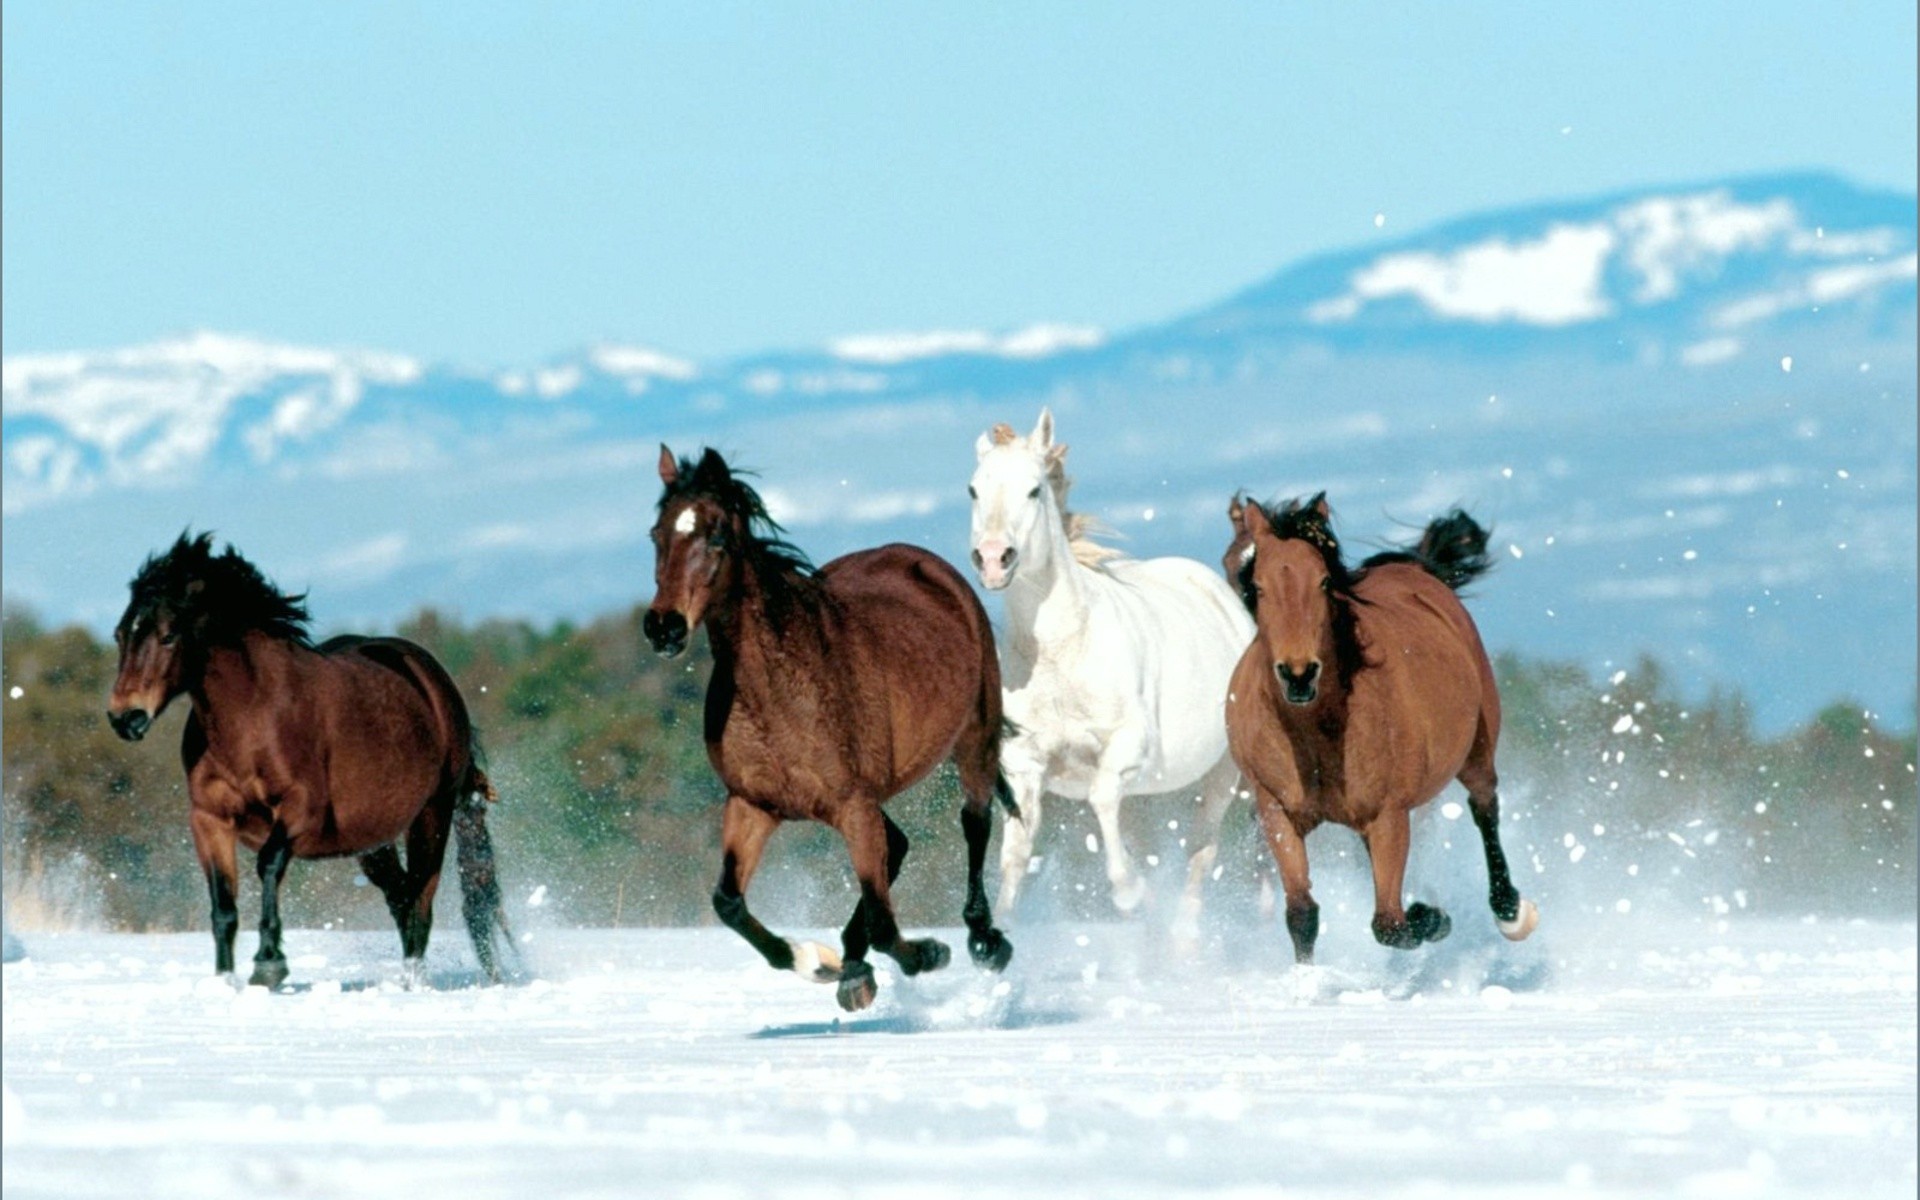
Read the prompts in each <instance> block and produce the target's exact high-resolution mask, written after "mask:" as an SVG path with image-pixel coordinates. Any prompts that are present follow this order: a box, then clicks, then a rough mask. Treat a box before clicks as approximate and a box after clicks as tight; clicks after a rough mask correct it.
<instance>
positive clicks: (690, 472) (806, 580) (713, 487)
mask: <svg viewBox="0 0 1920 1200" xmlns="http://www.w3.org/2000/svg"><path fill="white" fill-rule="evenodd" d="M749 473H750V472H744V471H742V472H736V471H734V470H733V469H732V468H731V467H729V466H728V465H727V462H726V460H725V459H723V458H721V457H720V452H719V451H717V450H714V449H713V448H711V447H705V448H703V449H702V450H701V453H700V459H699V461H698V462H695V461H694V460H693V459H691V458H688V457H686V456H684V455H683V456H681V457H680V459H679V462H678V470H677V471H676V473H675V478H674V481H673V482H672V483H670V484H667V485H666V490H665V491H664V492H662V493H661V495H660V503H659V504H658V505H657V506H656V511H658V510H664V509H665V508H666V506H667V504H668V503H669V502H671V501H673V500H677V499H680V498H682V497H687V498H690V499H699V500H707V501H711V502H712V503H713V504H716V505H718V506H719V508H720V510H721V511H722V512H724V513H726V514H727V515H728V516H730V517H734V518H736V519H737V520H738V522H739V526H740V529H741V530H742V531H743V534H744V536H742V537H740V538H737V539H730V541H731V542H732V544H730V545H729V546H728V549H730V550H732V551H733V552H734V553H735V554H737V555H739V557H740V561H741V562H742V563H744V564H745V565H746V567H747V569H748V570H750V571H752V572H753V574H754V578H755V580H756V581H757V582H758V584H759V586H760V592H761V594H762V595H763V596H764V597H765V598H766V605H767V611H768V615H769V616H770V617H772V618H773V619H774V620H775V621H776V622H778V621H783V620H784V619H785V617H786V616H787V614H788V613H790V612H791V611H793V609H794V608H795V607H796V606H802V607H806V608H809V609H817V608H818V606H819V604H820V603H821V602H822V601H823V600H824V599H825V596H826V592H825V590H824V589H823V588H821V586H820V585H819V583H818V582H817V580H816V576H817V575H818V574H819V570H818V568H816V567H815V566H814V565H813V560H812V559H810V558H808V557H807V555H806V552H805V551H804V550H802V549H800V547H798V546H796V545H794V544H793V543H792V542H789V541H787V540H786V538H784V537H782V536H781V535H782V534H784V533H785V532H786V531H785V530H784V529H782V528H781V527H780V522H778V521H776V520H774V519H773V517H772V516H771V515H769V514H768V512H767V506H766V503H765V501H763V500H761V499H760V493H759V492H756V491H754V490H753V487H752V485H751V484H749V483H747V482H746V481H745V480H744V479H742V478H740V476H741V475H743V474H749Z"/></svg>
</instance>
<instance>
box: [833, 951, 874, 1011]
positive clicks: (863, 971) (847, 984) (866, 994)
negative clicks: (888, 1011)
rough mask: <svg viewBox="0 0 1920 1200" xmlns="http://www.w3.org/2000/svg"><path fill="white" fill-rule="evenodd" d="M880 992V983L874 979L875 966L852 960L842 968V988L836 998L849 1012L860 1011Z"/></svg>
mask: <svg viewBox="0 0 1920 1200" xmlns="http://www.w3.org/2000/svg"><path fill="white" fill-rule="evenodd" d="M879 994H880V985H879V984H878V983H876V982H875V981H874V978H873V968H872V967H870V966H868V965H867V964H866V963H864V962H858V961H855V962H850V963H847V964H845V965H844V966H842V967H841V968H840V989H839V991H838V992H837V993H836V994H835V996H834V999H836V1000H838V1001H839V1002H840V1007H841V1008H843V1009H845V1010H846V1011H847V1012H850V1013H851V1012H859V1011H860V1010H861V1009H863V1008H865V1007H867V1006H868V1005H869V1004H872V1003H873V1000H874V997H876V996H878V995H879Z"/></svg>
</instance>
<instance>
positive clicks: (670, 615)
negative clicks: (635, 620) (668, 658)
mask: <svg viewBox="0 0 1920 1200" xmlns="http://www.w3.org/2000/svg"><path fill="white" fill-rule="evenodd" d="M640 632H642V633H644V634H645V635H646V638H647V641H648V643H649V644H651V645H652V646H653V648H654V651H655V652H656V653H660V654H668V655H672V654H677V653H679V652H680V650H681V649H682V648H683V647H684V646H685V645H686V643H687V619H686V617H684V616H682V615H681V614H679V613H677V612H654V611H652V610H651V609H649V610H648V612H647V615H646V616H644V617H642V618H641V619H640Z"/></svg>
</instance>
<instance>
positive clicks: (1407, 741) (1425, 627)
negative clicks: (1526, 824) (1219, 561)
mask: <svg viewBox="0 0 1920 1200" xmlns="http://www.w3.org/2000/svg"><path fill="white" fill-rule="evenodd" d="M1229 515H1230V516H1233V517H1234V518H1235V519H1236V535H1237V536H1236V547H1237V548H1230V549H1229V550H1228V553H1227V561H1228V565H1230V566H1235V565H1237V575H1238V578H1239V581H1240V586H1241V593H1242V597H1243V599H1244V600H1245V601H1246V603H1247V606H1248V608H1249V609H1251V610H1252V612H1253V615H1254V622H1255V624H1256V625H1257V626H1258V633H1257V634H1256V635H1255V637H1254V640H1253V644H1252V645H1251V646H1249V647H1248V648H1247V652H1246V654H1245V655H1244V656H1243V657H1242V658H1241V660H1240V665H1239V667H1238V668H1237V669H1236V670H1235V671H1234V676H1233V685H1232V690H1231V691H1230V692H1229V694H1228V698H1227V699H1228V703H1227V732H1228V741H1229V743H1230V744H1231V746H1232V747H1233V757H1234V761H1236V762H1237V763H1239V765H1240V769H1241V771H1242V772H1244V773H1245V775H1246V778H1247V781H1248V783H1249V784H1250V785H1251V786H1252V788H1253V793H1254V804H1255V809H1256V812H1257V813H1258V815H1259V818H1260V822H1261V826H1262V828H1263V829H1264V830H1265V832H1266V835H1267V841H1268V844H1269V845H1270V846H1271V847H1272V850H1273V857H1274V861H1275V862H1276V863H1277V864H1278V865H1279V868H1280V880H1281V885H1282V887H1283V888H1284V889H1285V891H1286V905H1287V931H1288V932H1289V933H1290V934H1291V935H1292V937H1293V952H1294V958H1295V959H1296V960H1297V961H1299V962H1303V963H1304V962H1312V961H1313V943H1314V939H1315V938H1316V937H1317V936H1318V934H1319V928H1320V909H1319V906H1318V905H1317V904H1315V903H1314V900H1313V892H1312V885H1311V881H1310V880H1309V877H1308V872H1307V844H1306V838H1307V835H1308V834H1309V833H1311V832H1312V831H1313V830H1314V829H1315V827H1317V826H1319V825H1320V824H1321V823H1322V822H1325V821H1333V822H1336V823H1338V824H1341V825H1345V826H1347V827H1348V828H1350V829H1354V830H1356V831H1358V832H1359V833H1360V835H1361V837H1362V838H1363V839H1365V841H1366V846H1367V856H1368V858H1369V859H1370V860H1371V861H1372V864H1373V888H1374V912H1373V935H1374V937H1375V938H1377V939H1378V940H1379V941H1380V942H1381V943H1382V944H1384V945H1387V946H1393V947H1396V948H1399V949H1411V948H1412V947H1415V946H1418V945H1420V944H1421V943H1423V942H1435V941H1439V940H1440V939H1441V938H1443V937H1445V936H1447V933H1448V931H1449V930H1450V929H1451V928H1452V922H1451V921H1450V920H1449V918H1448V917H1447V914H1446V913H1444V912H1442V911H1441V910H1440V909H1438V908H1435V907H1433V906H1432V905H1429V904H1423V903H1415V904H1409V905H1406V906H1405V907H1404V908H1403V907H1402V899H1401V885H1402V883H1403V881H1404V879H1405V876H1406V869H1407V844H1408V831H1409V822H1408V812H1409V810H1411V809H1413V808H1416V807H1418V806H1419V805H1422V804H1425V803H1426V802H1427V801H1429V800H1431V799H1432V798H1433V797H1434V796H1435V795H1437V794H1438V793H1439V792H1440V790H1441V789H1442V788H1444V787H1445V786H1446V785H1447V783H1448V781H1450V780H1453V779H1458V780H1459V781H1460V782H1461V783H1462V784H1463V785H1465V787H1466V789H1467V801H1468V804H1469V806H1470V807H1471V808H1472V810H1473V822H1474V825H1475V826H1476V827H1477V828H1478V829H1479V831H1480V837H1481V841H1482V843H1483V845H1484V848H1485V850H1486V857H1487V875H1488V878H1489V888H1488V900H1489V903H1490V905H1491V907H1492V909H1493V915H1494V918H1495V922H1496V924H1497V925H1498V926H1499V928H1500V932H1501V933H1503V934H1504V935H1506V936H1507V937H1508V938H1510V939H1512V940H1514V941H1518V940H1520V939H1522V938H1524V937H1526V936H1527V935H1528V934H1529V933H1532V932H1533V929H1534V926H1535V925H1536V924H1537V923H1538V922H1539V913H1538V911H1537V910H1536V909H1535V908H1534V905H1533V902H1532V901H1528V900H1522V899H1521V897H1520V893H1519V892H1518V891H1516V890H1515V888H1514V886H1513V880H1512V877H1511V874H1510V873H1509V871H1508V869H1507V860H1506V855H1505V854H1504V853H1503V852H1502V850H1501V848H1500V832H1499V823H1500V799H1499V795H1498V792H1497V790H1496V789H1497V787H1498V784H1499V776H1498V774H1497V772H1496V771H1495V769H1494V749H1495V746H1496V745H1497V743H1498V742H1499V740H1500V695H1499V692H1498V690H1497V689H1496V688H1495V686H1494V680H1493V666H1492V664H1491V663H1489V662H1488V660H1487V653H1486V650H1485V649H1484V648H1483V647H1482V646H1481V644H1480V634H1479V631H1478V630H1477V629H1475V627H1474V624H1473V618H1471V617H1470V616H1468V615H1467V610H1466V608H1465V607H1464V606H1463V605H1462V604H1461V603H1460V600H1459V597H1457V596H1456V595H1454V590H1455V589H1457V588H1459V587H1461V586H1463V585H1464V584H1466V583H1467V582H1469V581H1470V580H1472V579H1473V578H1475V577H1476V576H1478V575H1480V574H1482V573H1483V572H1485V571H1486V570H1487V568H1488V567H1489V566H1490V565H1491V560H1489V559H1488V557H1487V552H1486V551H1487V533H1486V530H1484V529H1482V528H1481V527H1480V525H1479V524H1478V523H1476V522H1475V521H1474V520H1473V518H1471V517H1469V516H1468V515H1467V514H1466V513H1464V512H1461V511H1460V510H1458V509H1455V510H1454V511H1453V512H1451V513H1449V514H1448V515H1446V516H1444V517H1442V518H1440V519H1439V520H1436V521H1434V522H1433V523H1432V524H1431V525H1429V526H1428V527H1427V529H1426V531H1425V533H1424V534H1423V535H1422V536H1421V539H1420V541H1419V543H1418V544H1416V545H1415V546H1413V547H1411V548H1409V549H1407V550H1403V551H1394V552H1389V553H1385V554H1377V555H1374V556H1373V557H1372V558H1369V559H1368V560H1367V561H1366V562H1364V563H1362V564H1361V566H1360V568H1359V569H1358V570H1351V571H1350V570H1349V569H1348V568H1347V566H1346V564H1345V563H1344V562H1343V561H1342V559H1341V555H1340V543H1339V541H1338V540H1337V539H1336V538H1335V537H1334V533H1333V527H1332V521H1331V517H1330V514H1329V512H1328V510H1327V501H1326V494H1325V493H1324V492H1323V493H1321V494H1320V495H1318V496H1315V497H1314V498H1313V499H1312V500H1310V501H1307V502H1306V503H1304V504H1302V503H1299V502H1297V501H1296V502H1290V503H1288V504H1287V505H1285V506H1284V507H1281V508H1279V509H1277V510H1275V511H1272V512H1269V511H1268V510H1266V509H1264V508H1262V507H1261V506H1260V505H1258V504H1255V503H1253V502H1251V501H1249V502H1247V503H1246V504H1244V506H1243V505H1241V504H1240V502H1239V501H1238V500H1237V499H1236V501H1235V505H1234V508H1233V509H1231V510H1230V511H1229ZM1240 538H1244V539H1245V542H1244V544H1241V543H1240V541H1239V539H1240Z"/></svg>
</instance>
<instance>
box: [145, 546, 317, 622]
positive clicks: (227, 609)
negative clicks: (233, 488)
mask: <svg viewBox="0 0 1920 1200" xmlns="http://www.w3.org/2000/svg"><path fill="white" fill-rule="evenodd" d="M131 588H132V592H133V599H132V603H131V604H129V605H128V608H127V614H128V617H129V620H132V619H134V618H138V617H140V616H150V615H151V614H152V613H153V612H154V611H155V610H156V609H158V608H161V607H163V606H164V607H166V608H168V609H170V610H171V611H172V612H173V613H174V614H175V615H176V617H178V618H180V619H182V620H184V621H185V622H187V623H188V624H189V625H190V626H191V627H192V628H194V629H196V630H197V635H198V637H199V638H200V639H201V640H203V641H205V642H209V643H232V642H236V641H238V640H239V639H240V637H241V635H242V634H245V633H248V632H251V631H254V630H258V631H259V632H261V633H264V634H266V635H267V636H268V637H273V638H279V639H281V640H283V641H289V642H293V643H294V644H296V645H300V646H311V645H312V644H313V641H312V638H311V636H310V634H309V632H308V628H307V626H308V622H309V620H310V618H309V617H308V615H307V605H306V599H307V598H306V593H304V592H302V593H300V594H299V595H289V594H287V593H284V592H281V591H280V590H279V589H278V588H276V587H274V586H273V584H271V583H269V582H268V581H267V578H266V576H264V575H262V574H261V573H260V569H259V568H258V567H256V566H254V565H253V564H252V563H250V562H248V561H247V560H246V559H244V558H242V557H241V556H240V552H239V551H237V550H235V549H234V548H233V547H232V546H231V545H229V546H228V547H227V548H226V550H225V551H224V552H223V553H221V554H217V555H216V554H215V553H214V552H213V534H211V533H202V534H200V535H199V536H197V537H196V536H193V535H192V533H191V532H190V531H189V532H183V533H182V534H181V535H180V537H179V539H178V540H177V541H175V542H174V543H173V545H172V547H170V548H169V549H168V550H167V551H166V552H165V553H164V554H157V555H149V556H148V558H147V560H146V561H145V562H144V563H142V564H140V569H139V571H137V572H135V573H134V577H133V582H132V584H131Z"/></svg>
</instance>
